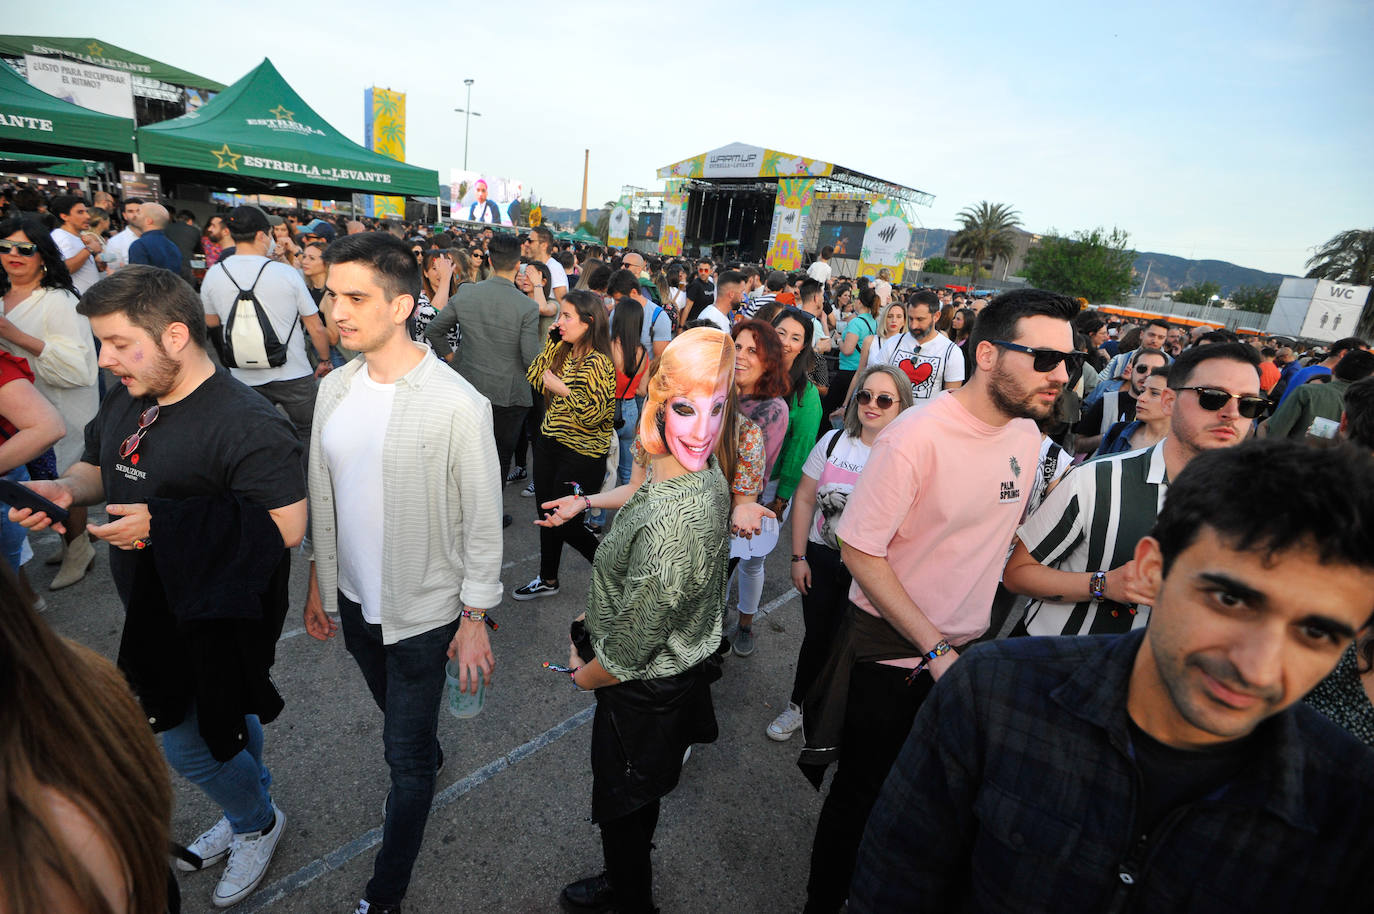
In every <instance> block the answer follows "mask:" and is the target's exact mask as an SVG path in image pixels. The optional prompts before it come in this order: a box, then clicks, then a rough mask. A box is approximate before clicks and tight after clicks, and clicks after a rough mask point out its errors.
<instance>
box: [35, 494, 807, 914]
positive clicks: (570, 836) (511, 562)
mask: <svg viewBox="0 0 1374 914" xmlns="http://www.w3.org/2000/svg"><path fill="white" fill-rule="evenodd" d="M522 485H523V483H521V484H512V485H509V486H507V487H506V490H505V504H506V511H507V512H508V513H510V514H511V515H513V516H514V517H515V518H516V521H515V523H514V525H512V526H511V527H510V528H508V529H507V530H506V533H505V557H504V566H503V570H502V584H503V586H504V588H505V591H506V598H505V599H504V600H503V602H502V604H501V605H500V606H499V607H496V608H494V609H493V610H492V616H493V617H494V618H495V619H496V620H497V621H498V622H499V623H500V626H501V627H500V630H499V631H498V632H495V633H492V635H491V642H492V648H493V652H494V653H495V656H496V669H495V673H494V676H493V681H492V684H491V686H490V687H489V689H488V692H487V700H486V706H485V708H484V709H483V711H482V713H481V714H479V715H478V716H477V717H475V718H473V719H470V720H458V719H456V718H454V717H452V716H450V715H449V714H448V713H447V712H446V711H443V712H441V713H440V718H439V738H440V741H441V742H442V744H443V747H444V752H445V756H446V762H445V767H444V770H443V772H442V773H441V774H440V775H439V780H438V787H437V793H436V797H435V802H434V807H433V811H432V813H431V815H430V819H429V824H428V827H427V831H426V833H425V842H424V846H423V848H422V849H421V852H420V857H419V859H418V860H417V861H416V865H415V871H414V877H413V879H412V882H411V886H410V894H409V896H408V897H407V899H406V904H405V910H406V912H407V914H411V912H440V911H443V912H449V911H453V912H458V911H471V910H487V911H502V912H504V911H511V912H539V911H557V910H559V903H558V896H559V891H560V889H561V888H562V886H563V885H564V884H565V883H567V882H569V881H571V880H574V879H579V878H582V877H584V876H589V875H593V874H595V873H598V872H600V871H601V869H602V860H601V842H600V837H599V832H598V830H597V828H596V827H595V826H594V825H592V824H591V821H590V814H591V783H592V778H591V766H590V742H591V730H592V728H591V727H590V726H589V724H590V723H591V715H592V707H593V703H594V699H593V698H592V696H591V694H590V693H577V692H574V691H573V690H572V689H571V687H570V686H569V684H568V681H567V677H566V676H559V675H555V674H551V673H549V672H547V671H545V670H543V669H542V668H541V666H540V664H541V663H542V662H543V661H545V660H547V661H552V662H554V663H564V662H566V659H567V654H568V650H567V644H568V635H567V633H568V623H569V622H570V621H571V620H572V618H573V617H574V616H576V615H577V614H578V613H580V612H581V611H582V610H583V608H584V603H585V600H586V593H587V586H588V580H589V570H590V568H589V566H588V565H587V563H586V562H585V561H584V560H583V559H582V557H581V556H580V555H578V554H577V553H576V552H574V551H573V550H571V549H565V550H564V555H563V563H562V569H561V575H560V577H561V581H560V583H561V588H562V589H561V592H560V593H559V594H558V595H557V596H554V597H548V598H544V599H540V600H535V601H531V602H527V603H517V602H515V601H513V600H511V599H510V596H509V595H510V591H511V590H512V589H513V588H515V587H518V586H520V585H522V584H524V583H525V582H527V581H528V580H530V579H531V578H532V577H534V576H535V575H536V573H537V570H538V562H539V542H538V535H537V529H538V528H536V527H535V526H534V525H533V523H532V518H533V511H534V500H533V499H532V498H522V497H520V496H519V491H520V488H521V486H522ZM102 515H103V512H102V511H101V510H100V509H98V508H93V509H92V512H91V521H92V523H102V522H103V519H102ZM789 536H790V532H789V530H788V529H787V528H784V530H783V534H782V538H781V540H780V545H779V547H778V548H776V549H775V550H774V551H773V554H772V555H771V556H770V557H769V560H768V565H767V581H766V584H765V587H764V593H763V600H762V604H761V605H762V608H763V609H765V610H768V612H767V615H761V616H760V617H759V619H758V620H757V621H756V623H755V632H756V633H757V635H758V637H757V639H756V642H757V645H758V650H757V651H756V652H755V653H754V654H753V655H752V656H750V657H748V658H739V657H734V656H730V657H729V658H728V659H727V660H726V662H725V675H724V677H723V678H722V679H721V680H720V681H719V682H717V683H716V684H715V685H714V686H713V687H712V690H713V695H714V699H715V708H716V716H717V718H718V720H719V722H720V738H719V739H718V740H717V741H716V742H715V743H713V744H711V745H704V746H697V747H696V748H695V749H694V751H693V753H692V757H691V759H690V760H689V761H688V763H687V765H686V767H685V768H684V770H683V776H682V782H681V784H680V785H679V786H678V788H677V789H676V790H675V791H673V792H672V793H671V794H670V795H669V796H668V797H667V798H665V800H664V802H663V812H662V816H661V818H660V821H659V826H658V831H657V834H656V836H655V844H656V846H657V850H656V851H655V853H654V856H653V861H654V877H655V883H654V884H655V897H656V901H657V903H658V905H659V906H660V908H661V909H662V910H663V911H664V912H718V911H721V910H735V911H744V912H773V911H797V910H800V909H801V907H802V905H803V903H804V900H805V884H806V876H807V871H808V859H809V855H810V847H811V839H812V835H813V833H814V829H815V824H816V819H817V817H818V816H819V814H820V807H821V801H822V796H821V795H820V794H817V793H816V792H815V791H814V790H812V788H811V786H810V784H809V783H807V781H806V780H805V779H804V778H803V777H802V775H801V772H800V771H799V770H798V769H797V767H796V760H797V754H798V752H799V751H800V748H801V736H800V733H798V734H796V735H794V736H793V738H792V739H791V740H790V741H788V742H785V743H778V742H774V741H772V740H770V739H768V738H767V737H766V736H765V735H764V728H765V727H767V725H768V723H769V721H771V720H772V719H773V717H774V716H775V715H776V714H777V713H778V711H779V710H780V709H781V708H783V707H785V706H786V702H787V696H788V693H789V692H790V690H791V684H792V674H793V670H794V667H795V663H796V658H797V650H798V648H799V647H800V645H801V637H802V631H803V629H802V615H801V601H800V598H799V597H798V596H797V595H796V592H795V591H794V590H793V589H792V585H791V579H790V563H789V552H790V550H789V549H788V548H787V545H786V544H787V543H788V542H790V540H789V539H788V537H789ZM56 541H57V538H56V535H55V534H52V533H44V534H37V535H35V536H34V538H33V544H34V549H35V552H36V553H37V555H36V558H35V559H34V561H32V562H30V563H29V564H28V565H27V566H25V568H26V571H27V572H28V574H29V577H30V580H31V581H32V582H33V584H34V586H35V588H36V589H37V590H38V592H39V593H40V594H42V595H44V596H45V597H46V598H47V601H48V609H47V611H46V613H45V614H44V618H45V619H46V620H47V621H48V623H49V624H50V625H52V626H53V628H54V629H55V630H56V631H57V632H58V633H60V634H62V635H65V636H67V637H70V638H72V639H74V640H76V641H79V642H81V643H82V644H85V645H87V646H89V647H91V648H93V649H95V650H97V651H99V652H100V653H102V654H103V655H105V656H106V657H110V658H111V659H113V658H114V656H115V653H116V651H117V649H118V645H119V636H120V631H121V628H122V625H123V610H122V607H121V605H120V603H119V598H118V596H117V594H116V592H115V589H114V585H113V582H112V581H111V579H110V572H109V560H108V557H107V550H108V548H109V547H108V546H106V545H105V544H103V543H97V544H96V562H95V567H94V569H93V570H92V572H91V573H90V574H89V575H87V577H86V578H85V579H84V580H83V581H81V582H80V583H79V584H76V585H74V586H72V587H70V588H67V589H65V590H61V591H57V592H51V591H48V589H47V585H48V582H49V581H50V580H51V579H52V576H53V574H54V573H55V571H56V568H55V566H45V565H44V564H43V559H44V558H46V556H47V555H48V554H50V553H51V552H53V551H54V550H55V548H56ZM306 574H307V566H306V563H305V562H304V561H302V560H301V559H300V558H299V555H297V556H295V557H294V560H293V564H292V569H291V595H292V608H291V611H290V614H289V615H288V617H287V621H286V625H285V628H284V630H283V633H282V639H281V641H280V643H279V644H278V647H277V662H276V666H275V668H274V669H273V678H274V679H275V680H276V683H277V686H278V688H279V689H280V690H281V692H282V694H283V696H284V697H285V699H286V710H285V711H284V712H283V713H282V715H281V716H280V717H279V718H278V719H277V720H276V721H274V722H273V723H271V724H269V725H267V727H266V748H265V756H266V760H267V764H268V767H269V768H270V769H271V771H272V777H273V786H272V793H273V797H274V799H275V800H276V802H277V804H278V806H279V807H280V808H281V809H282V811H283V812H284V813H285V814H286V833H285V835H284V836H283V838H282V840H281V844H280V845H279V846H278V848H277V851H276V856H275V858H274V859H273V861H272V864H271V867H270V868H269V870H268V873H267V876H266V878H265V879H264V881H263V883H262V886H261V887H260V888H259V889H258V890H257V892H255V893H254V894H253V895H251V896H249V897H248V898H247V899H246V900H245V901H243V902H242V903H240V904H239V905H238V906H237V907H235V908H234V909H233V910H235V911H239V912H251V911H275V912H288V911H289V912H312V914H313V912H352V911H353V908H354V905H356V903H357V900H358V898H360V897H361V894H362V891H363V888H364V886H365V885H366V883H367V880H368V878H369V877H370V876H371V873H372V861H373V857H374V856H375V854H376V850H377V847H378V846H379V844H380V841H381V809H382V803H383V801H384V799H385V796H386V792H387V789H388V786H389V776H388V774H387V769H386V765H385V762H384V761H383V758H382V736H381V724H382V716H381V713H380V712H379V711H378V710H377V708H376V706H375V705H374V704H373V702H372V699H371V697H370V696H369V695H368V692H367V689H366V686H365V685H364V683H363V678H362V675H361V674H360V673H359V671H358V668H357V665H356V664H355V663H354V662H353V659H352V658H351V657H350V656H349V655H348V653H347V652H346V651H345V650H344V645H343V638H342V636H341V635H339V636H336V637H334V638H333V639H331V640H330V641H329V642H326V643H321V642H319V641H316V640H315V639H313V638H311V637H310V636H308V635H306V634H305V632H304V629H303V628H302V621H301V608H302V606H303V605H304V600H305V590H306ZM735 598H736V597H735V591H734V588H733V586H732V588H731V596H730V601H731V603H730V605H731V607H732V608H733V606H734V601H735ZM172 783H173V787H174V790H175V795H176V802H175V808H174V811H173V818H172V835H173V837H174V838H175V839H177V840H179V841H180V842H182V843H183V844H189V843H190V842H191V841H192V840H194V838H195V837H196V835H198V834H199V833H200V832H201V831H203V830H204V829H205V828H208V827H209V826H210V825H211V824H213V822H214V821H215V820H216V819H217V818H218V817H219V814H220V813H219V811H218V809H216V808H215V807H214V806H213V804H211V803H210V801H209V800H208V799H207V798H206V797H205V796H204V795H203V794H202V793H201V792H200V791H199V790H198V789H197V788H196V787H194V786H193V785H191V784H190V783H189V782H187V781H186V780H184V779H183V778H181V777H180V776H179V775H177V774H175V773H174V774H173V775H172ZM221 868H222V865H221V866H220V867H215V868H213V869H211V870H208V871H206V872H202V873H191V874H178V875H179V879H180V885H181V892H182V903H183V910H184V911H186V912H188V914H197V912H208V911H212V910H215V908H213V907H212V905H211V904H210V896H211V893H212V892H213V890H214V886H215V883H216V881H217V880H218V878H219V872H220V870H221Z"/></svg>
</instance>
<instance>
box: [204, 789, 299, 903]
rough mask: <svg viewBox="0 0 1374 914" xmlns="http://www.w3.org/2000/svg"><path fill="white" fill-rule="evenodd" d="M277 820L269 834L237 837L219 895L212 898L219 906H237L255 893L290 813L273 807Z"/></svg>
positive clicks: (255, 833) (216, 893)
mask: <svg viewBox="0 0 1374 914" xmlns="http://www.w3.org/2000/svg"><path fill="white" fill-rule="evenodd" d="M272 812H273V814H275V815H276V821H275V822H273V823H272V827H271V828H269V829H267V830H266V831H258V832H248V833H247V834H243V835H234V839H233V841H232V843H230V845H229V865H228V866H226V867H225V868H224V875H223V876H221V877H220V880H219V885H217V886H215V894H214V896H213V897H212V898H211V899H210V900H211V901H212V902H213V903H214V905H215V907H217V908H227V907H230V906H231V905H236V904H238V903H239V902H240V901H243V899H245V898H247V897H248V896H249V895H250V894H252V892H253V890H254V889H256V888H257V887H258V886H259V885H260V884H261V883H262V878H263V877H264V876H266V875H267V866H268V864H270V863H271V862H272V854H273V853H275V852H276V850H277V842H279V841H280V840H281V836H282V834H283V833H284V832H285V831H286V813H284V812H282V811H281V810H280V809H278V808H277V804H276V803H273V804H272Z"/></svg>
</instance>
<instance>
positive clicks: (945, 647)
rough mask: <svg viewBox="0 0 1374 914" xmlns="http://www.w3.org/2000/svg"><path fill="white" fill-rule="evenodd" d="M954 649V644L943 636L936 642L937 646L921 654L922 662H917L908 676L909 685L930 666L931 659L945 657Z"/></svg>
mask: <svg viewBox="0 0 1374 914" xmlns="http://www.w3.org/2000/svg"><path fill="white" fill-rule="evenodd" d="M953 651H954V645H952V644H950V643H949V642H948V641H946V640H944V639H943V638H941V639H940V640H939V641H938V642H936V644H935V647H933V648H931V649H930V650H928V651H926V652H925V653H924V654H923V655H921V662H920V663H918V664H916V666H915V668H914V669H912V671H911V674H910V675H909V676H907V677H906V681H907V685H910V684H911V683H912V682H913V681H914V680H915V679H916V677H917V676H919V675H921V674H922V673H924V672H925V671H926V670H927V669H929V668H930V661H932V660H934V659H936V658H937V657H943V656H945V654H949V653H952V652H953Z"/></svg>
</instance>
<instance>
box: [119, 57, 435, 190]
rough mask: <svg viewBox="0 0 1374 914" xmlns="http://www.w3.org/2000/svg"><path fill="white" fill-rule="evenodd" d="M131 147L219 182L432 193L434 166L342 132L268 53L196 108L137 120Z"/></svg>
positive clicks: (152, 161)
mask: <svg viewBox="0 0 1374 914" xmlns="http://www.w3.org/2000/svg"><path fill="white" fill-rule="evenodd" d="M138 153H139V157H140V158H141V159H142V160H143V161H144V162H145V163H146V164H147V165H150V166H152V165H160V166H164V167H168V168H180V169H188V170H192V171H199V172H207V171H208V172H212V173H214V174H215V175H217V176H218V181H220V182H224V181H232V182H234V183H240V184H242V183H245V180H244V179H260V180H258V181H255V182H252V183H256V184H257V185H259V186H261V187H271V188H273V190H271V191H270V192H271V193H288V192H289V191H287V190H286V188H295V189H297V190H316V189H318V190H319V192H320V193H324V192H326V191H328V190H330V189H336V188H337V189H343V190H350V191H358V192H360V193H374V194H389V195H393V196H422V197H434V196H437V195H438V193H439V173H438V172H436V171H432V170H430V169H426V168H417V167H415V166H414V165H406V164H405V163H404V162H397V161H396V160H394V159H390V158H387V157H386V156H384V155H381V154H380V153H376V152H372V151H371V150H368V149H364V148H363V147H362V146H359V145H358V144H357V143H354V142H353V141H351V140H349V139H348V138H347V137H345V136H344V135H343V134H341V133H339V131H337V130H335V129H334V128H333V127H331V126H330V125H329V124H328V123H326V122H325V120H324V118H322V117H320V116H319V115H318V114H316V113H315V112H314V111H312V110H311V109H310V106H309V105H307V104H306V103H305V102H304V101H303V100H302V99H301V97H300V96H299V95H297V94H296V92H295V91H294V90H293V89H292V88H291V87H290V86H289V85H287V83H286V80H284V79H282V77H281V74H280V73H278V72H277V68H276V67H274V66H272V62H271V61H270V60H263V62H262V63H261V64H259V65H258V66H257V68H256V69H254V70H253V71H252V72H250V73H249V74H248V75H247V76H245V77H243V78H242V79H240V80H239V81H238V82H236V83H234V84H233V85H232V86H230V87H229V88H227V89H225V90H224V91H223V92H221V93H219V95H216V96H215V97H214V98H213V99H212V100H211V101H210V102H208V103H207V104H206V105H204V106H203V107H202V108H200V109H199V110H197V111H192V112H189V113H187V114H184V115H182V116H181V117H178V118H173V119H172V120H170V121H163V122H162V123H160V124H151V125H149V126H147V127H140V128H139V130H138ZM202 180H204V178H203V177H202ZM297 195H301V194H297ZM310 195H311V196H315V195H316V194H310Z"/></svg>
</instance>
